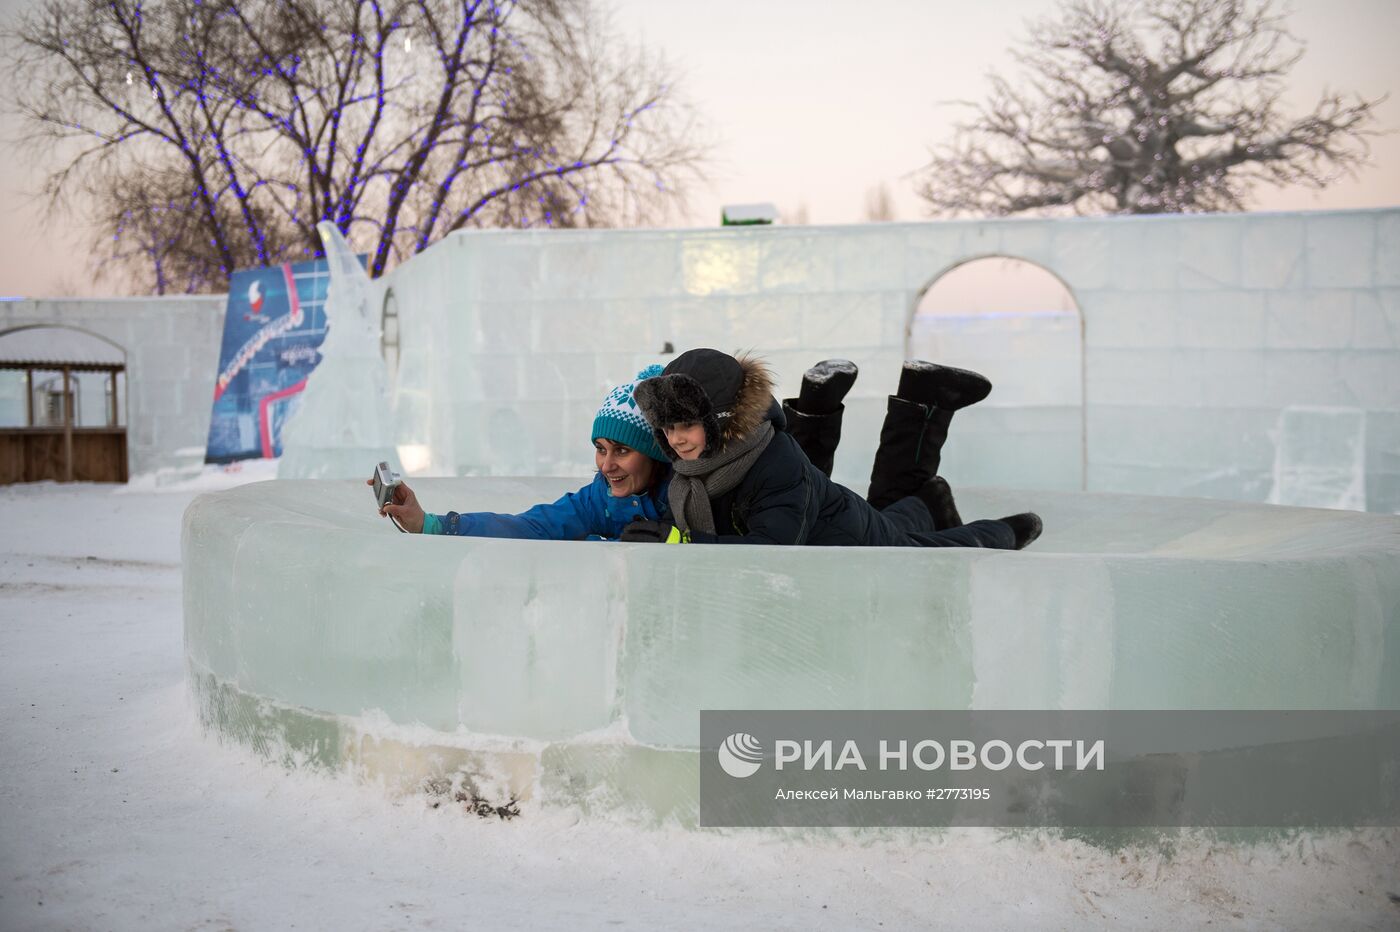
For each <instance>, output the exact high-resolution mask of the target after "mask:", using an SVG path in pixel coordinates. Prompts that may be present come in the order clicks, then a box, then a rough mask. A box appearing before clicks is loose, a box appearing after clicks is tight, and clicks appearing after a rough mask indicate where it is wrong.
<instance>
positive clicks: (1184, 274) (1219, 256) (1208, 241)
mask: <svg viewBox="0 0 1400 932" xmlns="http://www.w3.org/2000/svg"><path fill="white" fill-rule="evenodd" d="M1244 228H1245V224H1243V223H1240V222H1237V221H1236V220H1235V218H1228V219H1225V218H1216V219H1213V220H1210V221H1207V220H1200V221H1196V222H1193V223H1191V225H1190V226H1189V227H1188V228H1187V229H1184V230H1183V229H1181V227H1180V226H1177V227H1176V230H1177V232H1178V235H1179V236H1180V237H1181V265H1180V269H1179V275H1178V279H1177V281H1178V284H1179V286H1180V287H1181V288H1183V289H1186V290H1212V289H1216V288H1235V287H1238V286H1239V284H1240V276H1241V264H1242V255H1241V236H1242V234H1243V232H1244Z"/></svg>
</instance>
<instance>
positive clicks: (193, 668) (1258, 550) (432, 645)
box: [182, 479, 1400, 792]
mask: <svg viewBox="0 0 1400 932" xmlns="http://www.w3.org/2000/svg"><path fill="white" fill-rule="evenodd" d="M415 487H416V491H417V492H418V495H419V497H420V499H421V500H422V501H423V503H424V505H425V506H426V507H427V508H429V509H431V510H436V511H443V510H447V509H449V508H451V509H454V510H471V509H477V510H481V509H494V510H504V511H512V510H518V509H523V508H525V507H527V506H528V505H530V504H532V503H535V502H538V501H545V500H550V499H552V498H554V497H555V496H556V495H557V494H559V493H560V492H562V491H564V490H565V489H567V488H569V487H570V484H569V483H567V482H563V481H560V480H544V479H534V480H508V479H453V480H445V479H439V480H420V481H418V482H416V483H415ZM1028 504H1034V506H1035V507H1036V510H1037V511H1039V512H1040V513H1041V514H1042V515H1043V516H1044V518H1045V522H1046V527H1047V528H1049V529H1050V531H1049V532H1047V534H1046V535H1045V536H1044V537H1043V538H1042V539H1041V540H1040V541H1038V542H1037V544H1036V545H1035V547H1034V548H1033V549H1031V550H1027V551H1023V552H1000V551H981V550H966V549H952V550H937V551H930V550H918V549H904V548H894V549H878V550H877V549H861V548H837V547H828V548H808V547H777V548H773V547H769V548H756V549H754V550H753V552H746V553H743V554H740V553H738V552H737V551H735V550H734V549H733V548H729V547H703V546H692V547H650V546H646V545H641V544H616V543H588V542H558V541H519V540H491V539H479V538H456V537H432V536H429V537H423V536H420V535H409V536H405V535H401V534H399V533H397V532H396V531H394V530H393V528H392V527H390V526H389V524H388V523H387V522H386V521H384V520H383V519H380V518H378V517H377V515H376V514H375V512H374V507H373V502H372V499H371V496H370V493H369V491H368V490H367V489H366V488H365V487H364V485H363V484H361V483H359V482H356V481H348V482H324V481H323V482H289V481H277V482H270V483H258V484H253V485H248V486H242V487H239V488H236V489H233V490H230V491H227V492H220V493H216V494H210V495H203V496H200V497H199V498H198V499H196V500H195V502H194V503H193V504H191V505H190V507H189V509H188V510H187V511H186V514H185V519H184V532H183V541H182V545H183V546H182V549H183V554H182V556H183V559H182V566H183V572H184V600H185V651H186V658H187V661H188V664H189V670H190V674H191V682H192V683H193V685H194V688H195V691H196V694H197V695H198V696H199V697H200V701H201V704H202V705H201V707H202V709H203V715H204V718H205V721H206V723H208V724H209V726H210V727H211V728H214V729H216V730H218V731H221V732H224V733H226V734H229V735H231V736H233V737H236V738H239V739H241V740H245V741H249V742H250V743H254V744H257V743H258V742H264V743H265V742H266V741H268V740H270V738H269V735H280V739H279V740H285V739H287V737H288V734H289V733H288V732H287V731H286V729H287V728H289V727H291V726H287V725H286V724H285V723H286V722H300V724H299V725H296V726H295V728H293V729H292V730H293V731H295V730H296V729H297V728H300V729H301V732H302V733H303V734H311V735H312V736H313V738H314V740H317V741H319V740H321V739H320V738H316V737H315V736H317V735H322V736H324V735H325V734H328V733H329V734H333V735H335V736H337V737H335V738H334V741H332V745H331V746H330V747H329V749H328V750H327V749H323V754H324V756H326V757H328V758H329V759H332V760H334V759H339V758H340V757H341V756H343V755H344V754H345V753H348V752H347V751H346V750H345V748H348V747H349V746H350V745H351V744H353V745H354V746H355V747H356V748H358V749H360V750H357V751H356V752H355V753H362V751H363V747H364V744H365V740H366V736H367V735H369V736H376V735H377V736H378V737H383V736H384V734H385V729H384V728H381V727H379V726H377V725H375V724H374V723H381V724H384V725H389V726H393V728H394V729H398V730H399V732H398V733H399V734H402V735H406V736H408V737H407V738H405V739H404V740H405V742H406V743H407V744H409V745H412V744H414V743H415V742H416V743H417V744H443V745H452V744H454V743H455V744H457V745H461V746H465V747H468V748H471V747H477V746H478V745H477V744H475V743H474V742H475V741H476V740H477V739H479V740H480V741H482V742H486V741H487V740H488V738H489V740H490V742H493V743H494V744H495V745H496V746H501V745H502V743H504V746H506V747H507V748H515V749H516V750H519V749H520V748H522V747H523V748H525V750H526V751H527V752H528V754H527V756H528V755H529V754H533V755H534V758H533V759H534V760H535V762H536V764H537V765H539V766H543V767H546V769H548V766H549V765H548V763H547V758H548V754H546V753H545V751H542V750H541V749H542V748H545V749H546V750H548V749H551V748H552V749H553V750H552V751H548V753H553V754H556V755H561V757H560V758H559V761H558V762H557V766H556V773H555V776H556V777H557V776H558V774H559V773H560V772H563V771H562V770H559V768H563V769H564V770H568V769H569V768H573V767H583V768H584V769H585V770H586V769H587V768H588V767H594V766H596V767H599V768H602V769H603V770H604V771H606V770H607V768H608V767H611V766H614V765H615V764H617V761H616V760H615V759H614V758H613V757H610V755H617V754H623V755H624V756H627V760H628V766H629V767H636V768H641V771H646V768H647V767H649V766H651V764H649V763H648V761H650V762H651V763H655V764H656V766H657V767H663V769H664V765H663V764H662V763H657V759H655V758H654V757H648V756H647V755H649V754H652V753H653V752H659V751H666V750H668V749H681V750H690V751H693V750H694V749H695V747H696V746H697V740H698V726H699V717H698V712H699V710H700V709H713V708H736V709H741V708H771V709H822V708H832V709H880V708H946V709H960V708H1028V709H1038V708H1039V709H1073V708H1098V709H1172V708H1179V709H1212V708H1236V709H1271V708H1273V709H1290V708H1308V709H1314V708H1315V709H1329V708H1340V709H1354V708H1362V709H1366V708H1382V709H1386V708H1400V518H1395V517H1390V516H1380V515H1369V514H1357V513H1354V512H1345V511H1322V510H1315V509H1303V508H1280V507H1274V506H1264V505H1246V504H1234V503H1221V502H1209V501H1204V500H1199V499H1169V498H1154V497H1142V496H1124V495H1105V494H1094V493H1051V492H1044V493H1036V494H1035V497H1034V501H1033V502H1032V501H1030V500H1028V498H1027V493H1024V492H1012V491H1000V492H998V491H991V490H965V491H964V492H963V493H962V494H961V495H960V498H959V505H960V508H961V509H962V512H963V514H964V515H965V516H966V515H994V514H1005V513H1009V512H1014V511H1018V510H1021V509H1023V508H1024V507H1026V506H1027V505H1028ZM308 723H309V724H308ZM318 729H319V731H318ZM415 729H417V730H415ZM391 730H392V729H391ZM347 736H348V737H347ZM454 736H455V737H454ZM473 736H476V737H475V738H473ZM490 736H494V737H490ZM308 740H311V739H308ZM326 740H330V739H326ZM376 740H377V739H376ZM600 743H601V744H602V745H606V747H603V748H602V749H598V747H597V746H598V745H599V744H600ZM587 748H593V749H594V750H593V751H587V753H585V749H587ZM595 751H596V754H597V755H601V757H599V756H596V755H595V756H594V757H589V756H588V755H589V754H594V752H595ZM579 755H583V756H582V757H580V756H579ZM629 755H630V756H629ZM638 755H640V756H638ZM609 760H612V761H613V763H612V764H609V763H608V761H609ZM541 761H545V763H540V762H541ZM586 761H591V763H587V762H586ZM629 773H631V774H632V776H629V777H628V778H627V780H633V779H634V778H636V779H639V780H640V779H642V778H641V777H638V776H637V773H638V771H635V770H634V771H629ZM694 773H695V771H694V770H693V769H692V770H690V771H689V774H690V776H689V779H690V780H693V779H694ZM594 776H595V777H598V776H599V775H598V774H596V773H595V774H594ZM599 778H600V779H601V777H599ZM580 779H585V782H586V779H591V778H582V777H581V778H580ZM623 782H624V783H625V782H627V781H626V780H625V781H623ZM643 782H645V781H644V780H643ZM658 785H661V786H665V785H673V784H666V781H664V780H662V781H661V783H660V784H658ZM575 789H578V791H579V792H584V791H585V790H586V789H587V787H586V786H584V787H582V788H577V787H576V788H575ZM673 791H674V790H673Z"/></svg>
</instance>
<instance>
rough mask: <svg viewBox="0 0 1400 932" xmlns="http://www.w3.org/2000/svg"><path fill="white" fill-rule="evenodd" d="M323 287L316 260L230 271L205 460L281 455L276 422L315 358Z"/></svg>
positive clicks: (324, 270)
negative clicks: (230, 276)
mask: <svg viewBox="0 0 1400 932" xmlns="http://www.w3.org/2000/svg"><path fill="white" fill-rule="evenodd" d="M362 261H363V257H362ZM329 289H330V269H329V267H328V265H327V263H326V260H324V259H316V260H314V261H311V262H298V263H295V264H287V265H281V266H273V267H269V268H261V269H244V270H242V271H239V272H235V273H234V274H233V278H232V279H231V280H230V282H229V293H228V307H227V308H226V309H225V311H224V340H223V345H222V347H221V348H220V350H219V375H218V380H217V381H216V382H215V384H214V411H213V417H212V418H211V419H210V422H209V442H208V445H207V446H206V448H205V454H204V461H205V462H206V463H231V462H234V461H235V460H246V459H258V458H263V459H272V458H275V457H278V456H281V455H282V442H281V436H282V425H283V424H284V423H285V422H286V420H287V418H288V416H289V415H291V413H292V412H293V411H295V410H296V406H297V404H298V403H299V402H300V400H301V391H302V389H304V388H305V387H306V379H307V376H309V375H310V374H311V371H312V370H313V369H315V368H316V364H317V363H318V362H320V360H321V354H320V352H319V350H318V347H320V345H321V341H322V340H324V339H325V338H326V313H325V304H326V294H327V292H328V291H329Z"/></svg>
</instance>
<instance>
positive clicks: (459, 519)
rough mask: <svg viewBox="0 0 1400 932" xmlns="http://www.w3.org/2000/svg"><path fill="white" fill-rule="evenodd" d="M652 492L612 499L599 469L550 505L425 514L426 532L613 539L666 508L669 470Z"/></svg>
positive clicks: (538, 538)
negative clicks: (511, 512) (509, 510)
mask: <svg viewBox="0 0 1400 932" xmlns="http://www.w3.org/2000/svg"><path fill="white" fill-rule="evenodd" d="M666 472H667V476H666V478H665V479H663V480H662V482H661V484H660V487H659V488H658V490H657V491H655V492H654V493H649V494H641V495H629V496H627V497H626V498H616V497H614V496H613V495H612V493H611V492H610V491H609V489H608V480H606V479H604V478H603V474H602V473H598V474H597V475H595V476H594V477H593V481H592V482H590V483H589V484H588V485H586V486H584V487H583V488H581V489H579V490H578V491H577V492H569V493H568V494H566V495H564V496H563V497H561V498H560V499H559V500H558V501H555V502H552V503H550V504H548V505H536V506H535V507H533V508H531V509H530V510H529V511H526V512H524V513H523V514H518V515H503V514H495V513H493V512H488V511H477V512H469V513H467V514H458V513H457V512H455V511H449V512H448V513H447V514H445V515H431V514H430V515H427V517H426V518H425V520H424V524H423V533H425V534H456V535H458V536H461V537H512V538H518V539H525V540H602V539H615V538H617V537H618V536H619V535H621V534H622V529H623V528H624V527H626V526H627V525H628V524H629V523H631V521H632V520H633V519H634V518H638V517H640V518H645V519H646V520H649V521H655V520H657V519H658V518H660V517H661V515H662V514H663V513H664V512H665V508H666V504H665V503H666V488H667V485H668V484H669V480H670V475H669V473H670V470H669V469H667V470H666Z"/></svg>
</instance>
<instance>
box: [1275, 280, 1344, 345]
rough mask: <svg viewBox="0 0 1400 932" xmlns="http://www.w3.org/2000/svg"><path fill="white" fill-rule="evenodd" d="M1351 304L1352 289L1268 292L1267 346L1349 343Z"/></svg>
mask: <svg viewBox="0 0 1400 932" xmlns="http://www.w3.org/2000/svg"><path fill="white" fill-rule="evenodd" d="M1351 306H1352V292H1350V291H1343V290H1340V289H1337V290H1327V291H1321V290H1307V291H1287V292H1269V294H1268V295H1267V297H1266V298H1265V308H1266V315H1267V332H1266V335H1265V345H1267V346H1269V347H1270V348H1279V349H1304V348H1309V349H1332V348H1341V347H1344V346H1349V345H1350V344H1351V335H1352V310H1351Z"/></svg>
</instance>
